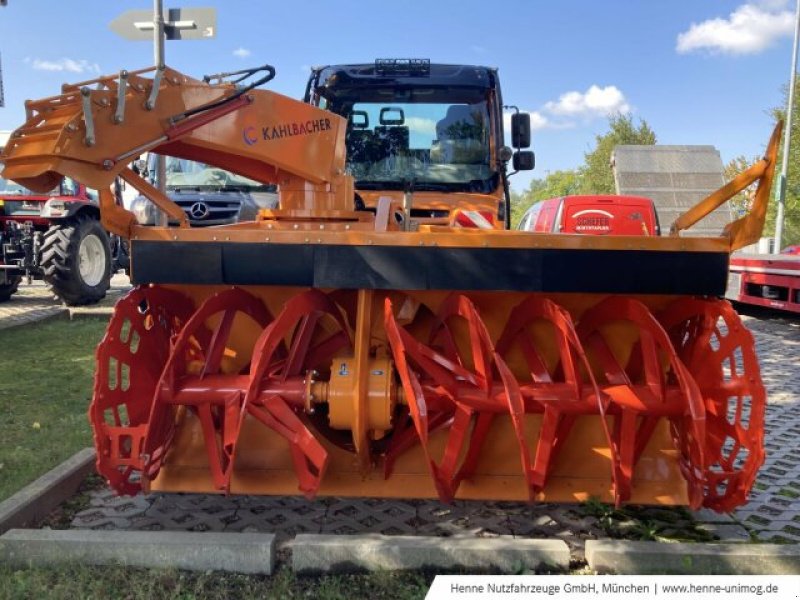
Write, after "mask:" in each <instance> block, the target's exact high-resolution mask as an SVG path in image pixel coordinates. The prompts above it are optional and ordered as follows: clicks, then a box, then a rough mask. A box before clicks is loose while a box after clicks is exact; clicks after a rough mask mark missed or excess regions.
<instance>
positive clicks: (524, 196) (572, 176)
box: [511, 170, 581, 228]
mask: <svg viewBox="0 0 800 600" xmlns="http://www.w3.org/2000/svg"><path fill="white" fill-rule="evenodd" d="M580 188H581V174H580V171H577V170H566V171H553V172H552V173H548V174H547V177H545V178H544V179H533V180H531V183H530V185H529V186H528V189H527V190H525V191H524V192H523V193H521V194H516V193H515V194H512V195H511V227H513V228H516V226H517V224H518V223H519V221H520V219H521V218H522V215H523V214H525V211H526V210H528V208H529V207H530V206H531V205H532V204H533V203H534V202H539V201H540V200H547V199H548V198H558V197H560V196H570V195H572V194H577V193H578V191H579V190H580Z"/></svg>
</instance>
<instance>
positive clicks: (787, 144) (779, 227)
mask: <svg viewBox="0 0 800 600" xmlns="http://www.w3.org/2000/svg"><path fill="white" fill-rule="evenodd" d="M798 41H800V0H797V14H796V15H795V28H794V47H793V48H792V75H791V77H790V78H789V106H787V107H786V133H785V134H784V136H783V139H784V142H783V167H782V168H781V176H780V178H779V179H778V213H777V215H776V216H775V253H776V254H778V253H780V251H781V248H782V246H783V214H784V212H785V210H786V177H787V175H788V172H789V149H790V148H791V141H792V113H793V112H794V88H795V82H796V81H797V44H798Z"/></svg>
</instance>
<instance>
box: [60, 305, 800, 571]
mask: <svg viewBox="0 0 800 600" xmlns="http://www.w3.org/2000/svg"><path fill="white" fill-rule="evenodd" d="M744 318H745V320H746V322H747V325H748V326H749V327H750V328H751V330H752V331H753V333H754V335H755V338H756V344H757V349H758V353H759V356H760V358H761V368H762V375H763V378H764V382H765V384H766V386H767V388H768V392H769V399H770V400H769V402H770V403H769V407H768V410H767V431H768V433H767V444H768V450H769V456H768V458H767V463H766V464H765V465H764V468H763V469H762V470H761V473H760V476H759V479H758V483H757V489H756V490H754V493H753V495H752V500H751V502H750V503H749V504H748V505H747V506H746V507H745V508H743V509H741V510H739V511H737V512H736V513H735V514H734V515H719V514H716V513H713V512H712V511H709V510H702V511H698V512H696V513H693V514H692V513H690V512H689V511H686V510H685V509H680V508H678V509H664V508H640V509H631V510H628V509H625V510H623V511H621V512H620V511H613V510H612V509H610V508H606V507H603V506H602V505H600V506H577V505H553V504H544V505H533V506H531V505H527V504H524V503H511V502H494V503H490V502H464V501H459V502H456V503H455V504H454V505H453V506H446V505H442V504H440V503H439V502H435V501H392V500H378V499H340V498H322V499H317V500H315V501H313V502H309V501H307V500H305V499H303V498H293V497H279V498H270V497H256V496H239V497H227V498H226V497H221V496H215V495H203V494H153V495H150V496H148V497H145V496H137V497H133V498H130V497H114V496H113V495H112V494H111V492H110V491H108V490H107V489H105V488H103V489H99V490H95V491H94V492H91V495H90V498H89V502H90V506H89V507H88V508H86V509H84V510H82V511H81V512H79V513H77V515H76V516H75V517H74V518H73V520H72V525H71V526H72V527H75V528H96V529H103V528H122V529H138V530H190V531H205V530H213V531H222V530H225V531H245V532H249V531H269V532H275V533H276V534H278V538H279V543H281V544H285V543H286V542H287V541H288V540H289V539H290V538H291V537H293V536H294V535H295V534H296V533H300V532H307V533H341V534H352V533H364V532H374V533H384V534H407V535H409V534H410V535H413V534H417V535H470V536H475V535H477V536H492V535H513V536H522V537H536V538H562V539H564V540H565V541H566V542H567V543H568V544H569V545H570V546H571V548H572V550H573V557H576V558H578V559H580V558H582V552H583V550H582V547H583V542H584V541H585V540H586V539H594V538H603V537H609V536H611V537H630V538H634V539H654V538H655V539H661V538H663V537H667V538H673V539H694V540H700V541H703V540H719V541H726V542H737V541H740V542H746V541H750V540H751V539H758V540H762V541H793V542H794V541H800V448H799V447H798V444H797V439H798V438H799V437H800V368H798V366H797V365H798V362H799V361H798V357H800V319H797V318H795V319H791V318H786V319H782V318H777V317H776V316H775V315H774V314H769V313H761V312H757V313H751V314H750V315H749V316H747V315H745V317H744Z"/></svg>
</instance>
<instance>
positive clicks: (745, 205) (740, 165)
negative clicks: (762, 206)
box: [723, 155, 761, 218]
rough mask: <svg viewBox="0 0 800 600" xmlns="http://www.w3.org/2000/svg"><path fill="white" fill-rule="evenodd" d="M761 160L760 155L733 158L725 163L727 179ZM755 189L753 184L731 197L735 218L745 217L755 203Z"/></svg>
mask: <svg viewBox="0 0 800 600" xmlns="http://www.w3.org/2000/svg"><path fill="white" fill-rule="evenodd" d="M759 160H761V157H759V156H756V157H754V158H750V159H748V158H747V157H745V156H741V155H740V156H737V157H736V158H733V159H731V161H730V162H728V164H727V165H725V170H724V172H723V173H724V177H725V181H730V180H731V179H733V178H734V177H736V176H737V175H739V174H740V173H743V172H744V171H746V170H747V169H749V168H750V167H751V166H753V165H754V164H755V163H757V162H758V161H759ZM755 191H756V188H755V186H754V185H751V186H750V187H749V188H747V189H746V190H744V191H741V192H739V193H738V194H736V195H735V196H734V197H733V198H731V199H730V205H731V211H732V212H733V215H734V218H739V217H743V216H744V215H745V214H747V211H749V210H750V206H751V205H752V204H753V200H754V198H755V196H754V193H755Z"/></svg>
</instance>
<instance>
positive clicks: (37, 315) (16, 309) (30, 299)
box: [0, 274, 131, 329]
mask: <svg viewBox="0 0 800 600" xmlns="http://www.w3.org/2000/svg"><path fill="white" fill-rule="evenodd" d="M130 287H131V285H130V281H129V280H128V278H127V276H125V275H122V274H120V275H115V276H114V277H113V278H112V279H111V289H110V290H109V291H108V294H107V295H106V297H105V299H104V300H102V301H101V302H100V303H99V304H97V305H94V306H82V307H77V308H70V307H67V306H65V305H63V304H61V303H59V302H58V301H57V300H56V299H55V298H54V297H53V295H52V294H51V293H50V292H49V291H48V290H47V286H46V285H45V283H44V282H43V281H34V282H33V283H31V284H30V285H28V284H25V283H22V284H20V286H19V291H18V292H17V293H16V294H14V295H13V296H12V297H11V300H9V301H8V302H3V303H2V304H0V329H5V328H6V327H15V326H18V325H25V324H26V323H33V322H34V321H40V320H42V319H49V318H52V317H57V316H67V315H70V314H97V315H103V314H109V315H110V314H111V309H112V308H113V306H114V303H115V302H116V301H117V300H118V299H119V297H120V295H121V294H122V293H124V292H125V291H127V290H129V289H130Z"/></svg>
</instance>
